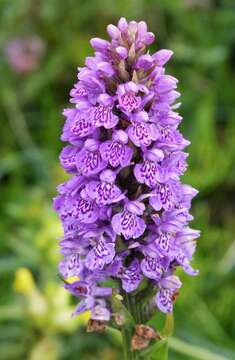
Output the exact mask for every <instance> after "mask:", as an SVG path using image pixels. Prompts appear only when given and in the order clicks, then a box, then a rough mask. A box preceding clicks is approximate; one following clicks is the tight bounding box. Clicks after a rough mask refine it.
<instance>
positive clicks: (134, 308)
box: [122, 294, 141, 360]
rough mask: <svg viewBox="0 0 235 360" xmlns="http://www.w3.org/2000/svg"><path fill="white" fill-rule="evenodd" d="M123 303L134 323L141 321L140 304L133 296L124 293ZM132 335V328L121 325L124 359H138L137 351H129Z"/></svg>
mask: <svg viewBox="0 0 235 360" xmlns="http://www.w3.org/2000/svg"><path fill="white" fill-rule="evenodd" d="M124 303H125V306H126V308H127V310H128V312H129V313H130V314H131V315H132V317H133V319H134V320H135V324H140V323H141V305H140V304H138V302H137V301H136V298H135V296H131V295H129V294H124ZM133 335H134V328H133V327H130V326H125V325H124V326H123V328H122V339H123V354H124V359H125V360H138V359H140V355H139V352H136V351H131V339H132V336H133Z"/></svg>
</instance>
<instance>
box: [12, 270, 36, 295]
mask: <svg viewBox="0 0 235 360" xmlns="http://www.w3.org/2000/svg"><path fill="white" fill-rule="evenodd" d="M13 288H14V289H15V291H17V292H18V293H21V294H24V295H30V294H32V293H33V292H34V290H35V283H34V279H33V276H32V273H31V272H30V271H29V270H28V269H27V268H24V267H21V268H19V269H18V270H17V271H16V275H15V280H14V283H13Z"/></svg>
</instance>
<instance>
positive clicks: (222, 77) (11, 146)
mask: <svg viewBox="0 0 235 360" xmlns="http://www.w3.org/2000/svg"><path fill="white" fill-rule="evenodd" d="M120 16H126V17H127V18H128V19H129V20H131V19H137V20H138V19H143V20H146V21H147V22H148V25H149V27H150V29H151V31H153V32H154V33H155V34H156V39H157V42H156V45H154V47H153V49H152V50H155V49H156V47H157V48H170V49H172V50H174V52H175V55H174V58H173V60H172V61H171V63H170V64H169V66H168V73H171V74H173V75H174V76H176V77H177V78H179V79H180V91H181V92H182V99H181V100H182V108H181V113H182V115H183V116H184V124H183V126H182V131H183V132H184V134H185V136H186V137H187V138H189V139H190V140H191V141H192V145H191V146H190V147H189V148H188V151H189V152H190V158H189V163H190V166H189V170H188V172H187V175H186V176H185V181H186V182H189V183H190V184H192V185H193V186H195V187H197V188H198V189H199V190H200V195H199V196H198V197H197V199H196V200H195V201H194V207H193V214H194V216H195V221H194V224H193V226H194V227H195V228H199V229H200V230H201V231H202V236H201V238H200V240H199V246H198V250H197V253H196V256H195V265H196V266H197V267H198V268H199V269H200V275H199V277H197V278H188V277H186V276H184V275H183V274H182V277H183V281H184V287H183V289H182V291H181V294H180V297H179V300H178V302H177V304H176V306H175V334H174V336H175V338H173V339H172V341H171V343H170V359H173V360H184V359H185V360H190V359H204V360H209V359H213V360H214V359H215V355H211V352H213V353H214V354H217V356H220V357H221V359H235V341H234V339H235V321H234V314H235V202H234V200H235V166H234V165H235V140H234V139H235V91H234V83H235V3H234V0H129V1H126V0H121V1H118V0H114V1H111V0H102V1H99V0H86V1H82V0H67V1H58V0H1V2H0V46H1V49H4V47H5V46H6V44H7V43H8V41H9V40H11V39H12V38H15V37H20V36H31V35H37V36H39V37H40V38H41V39H42V40H43V42H44V43H45V52H44V56H43V59H42V61H41V63H40V64H39V67H38V69H36V70H34V71H32V72H31V73H28V74H27V75H26V74H24V75H23V74H21V75H20V74H16V73H14V71H13V70H12V69H11V68H10V66H9V64H8V63H7V59H6V56H4V52H1V58H0V74H1V88H0V118H1V123H0V124H1V146H0V157H1V161H0V180H1V185H0V193H1V201H0V211H1V221H0V238H1V242H0V251H1V259H0V274H1V283H0V294H1V296H0V358H1V359H2V360H14V359H17V360H18V359H30V360H38V359H40V360H41V359H43V360H56V359H70V360H72V359H81V360H91V359H104V360H105V359H107V360H112V359H113V360H115V359H120V358H121V355H120V339H119V338H118V337H117V336H116V335H115V334H113V333H111V332H110V331H108V333H107V334H106V335H105V336H104V335H90V334H86V333H85V330H84V326H83V324H84V321H85V317H86V316H85V317H83V318H78V319H71V318H70V313H71V312H72V308H73V306H74V305H73V300H72V299H70V297H69V296H68V295H67V294H66V293H65V292H64V290H63V289H62V288H61V284H60V280H59V279H58V277H57V270H56V264H57V261H58V257H59V256H58V254H57V251H58V248H57V239H58V237H59V236H61V233H62V232H61V228H60V225H59V222H58V219H57V217H56V215H55V214H54V212H53V211H52V209H51V199H52V197H53V196H54V194H55V187H56V184H58V183H60V182H61V181H63V180H64V179H65V174H64V173H63V171H62V170H61V168H60V166H59V163H58V153H59V151H60V148H61V147H62V144H61V143H60V141H59V134H60V131H61V127H62V124H63V118H62V116H61V115H60V114H61V112H62V109H63V107H64V106H65V105H66V102H67V100H68V92H69V90H70V88H71V87H72V84H73V83H74V82H75V79H76V67H77V66H78V65H82V64H83V62H84V58H85V56H86V55H88V54H91V53H92V50H91V48H90V45H89V39H90V37H92V36H100V37H102V36H106V35H105V27H106V25H107V24H109V23H116V22H117V20H118V18H119V17H120Z"/></svg>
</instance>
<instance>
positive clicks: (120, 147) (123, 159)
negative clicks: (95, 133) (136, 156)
mask: <svg viewBox="0 0 235 360" xmlns="http://www.w3.org/2000/svg"><path fill="white" fill-rule="evenodd" d="M127 143H128V136H127V134H126V133H125V132H124V131H123V130H116V131H114V132H113V136H112V140H107V141H105V142H103V143H102V144H101V145H100V153H101V156H102V159H103V160H105V161H108V162H109V164H110V165H111V166H112V167H113V168H116V167H118V166H119V165H120V166H122V167H125V166H127V165H129V164H130V162H131V158H132V155H133V150H132V149H131V148H130V147H129V146H128V145H127Z"/></svg>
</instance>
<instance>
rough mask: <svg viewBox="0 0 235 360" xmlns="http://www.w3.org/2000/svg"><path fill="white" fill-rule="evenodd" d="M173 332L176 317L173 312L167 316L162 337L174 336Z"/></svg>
mask: <svg viewBox="0 0 235 360" xmlns="http://www.w3.org/2000/svg"><path fill="white" fill-rule="evenodd" d="M173 330H174V315H173V312H171V313H169V314H167V316H166V321H165V326H164V329H163V331H162V336H163V337H167V338H168V337H170V336H171V335H172V334H173Z"/></svg>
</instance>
